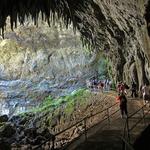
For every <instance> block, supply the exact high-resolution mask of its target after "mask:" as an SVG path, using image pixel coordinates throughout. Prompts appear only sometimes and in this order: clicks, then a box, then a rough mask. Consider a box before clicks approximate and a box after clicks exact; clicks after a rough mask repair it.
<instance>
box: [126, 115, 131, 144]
mask: <svg viewBox="0 0 150 150" xmlns="http://www.w3.org/2000/svg"><path fill="white" fill-rule="evenodd" d="M126 123H127V136H128V141H129V143H130V130H129V119H128V117H127V119H126Z"/></svg>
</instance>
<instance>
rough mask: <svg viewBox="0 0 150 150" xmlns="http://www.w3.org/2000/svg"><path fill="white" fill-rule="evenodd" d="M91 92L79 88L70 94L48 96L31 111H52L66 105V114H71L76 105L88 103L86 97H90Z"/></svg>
mask: <svg viewBox="0 0 150 150" xmlns="http://www.w3.org/2000/svg"><path fill="white" fill-rule="evenodd" d="M90 94H91V93H90V91H89V90H86V89H78V90H76V91H73V92H72V93H71V94H70V95H67V96H62V97H59V98H57V99H54V98H52V97H51V96H48V97H47V98H45V100H44V101H43V102H42V104H41V105H40V106H39V107H37V108H34V109H32V110H30V111H29V112H32V113H38V112H44V111H45V112H52V111H54V110H56V109H57V108H59V107H60V106H62V105H64V106H65V107H64V112H65V113H66V114H71V113H72V112H73V111H74V109H75V106H76V105H84V104H85V103H86V98H87V97H89V95H90Z"/></svg>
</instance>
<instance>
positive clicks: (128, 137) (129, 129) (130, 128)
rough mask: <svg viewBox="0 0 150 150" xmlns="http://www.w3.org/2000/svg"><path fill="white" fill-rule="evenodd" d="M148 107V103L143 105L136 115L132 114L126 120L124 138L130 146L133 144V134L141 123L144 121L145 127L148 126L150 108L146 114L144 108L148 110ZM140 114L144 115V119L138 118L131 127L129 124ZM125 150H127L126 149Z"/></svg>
mask: <svg viewBox="0 0 150 150" xmlns="http://www.w3.org/2000/svg"><path fill="white" fill-rule="evenodd" d="M147 105H149V103H148V102H147V103H146V104H145V105H143V106H142V107H141V108H140V109H138V110H137V111H135V112H134V113H132V114H131V115H129V116H128V117H127V118H126V121H125V126H124V134H123V138H124V139H126V140H127V141H128V143H129V144H131V132H132V131H133V130H134V129H135V128H136V127H137V125H139V124H140V123H141V121H143V124H144V127H146V125H147V124H146V120H145V119H146V116H147V115H148V114H149V112H150V107H148V108H149V109H146V110H147V112H146V113H145V111H144V108H146V107H147ZM140 112H141V113H140ZM138 113H140V114H142V117H138V118H136V121H135V123H134V124H133V125H132V126H130V124H129V122H130V119H134V116H135V115H137V114H138ZM123 150H125V148H124V149H123Z"/></svg>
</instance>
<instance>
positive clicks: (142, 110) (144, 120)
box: [142, 107, 146, 126]
mask: <svg viewBox="0 0 150 150" xmlns="http://www.w3.org/2000/svg"><path fill="white" fill-rule="evenodd" d="M142 115H143V122H144V125H145V126H146V121H145V113H144V108H143V107H142Z"/></svg>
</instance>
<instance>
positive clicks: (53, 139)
mask: <svg viewBox="0 0 150 150" xmlns="http://www.w3.org/2000/svg"><path fill="white" fill-rule="evenodd" d="M118 103H119V102H117V103H115V104H113V105H111V106H109V107H107V108H105V109H104V110H102V111H100V112H97V113H95V114H90V115H89V116H86V117H84V118H83V119H81V120H80V121H77V122H76V123H75V124H73V125H71V126H70V127H68V128H66V129H64V130H62V131H60V132H59V133H56V134H54V135H53V137H51V138H49V139H47V140H46V141H44V142H43V143H41V144H40V145H38V146H37V147H34V148H33V150H36V149H38V148H40V147H41V146H42V145H45V144H46V143H47V142H50V141H51V142H53V144H54V141H55V138H56V136H58V135H60V134H62V133H63V132H65V131H67V130H69V129H71V128H72V127H74V126H76V125H77V124H79V123H81V122H83V121H85V120H87V119H89V118H92V117H94V116H96V115H97V114H101V113H103V112H105V111H107V110H108V109H110V108H112V107H114V106H116V105H117V104H118ZM119 110H120V109H118V110H117V111H116V112H118V111H119ZM116 112H115V113H116ZM115 113H113V114H108V115H109V116H108V117H107V118H105V119H103V120H101V121H100V123H102V122H103V121H105V120H106V119H108V118H109V117H110V116H112V115H114V114H115ZM105 116H107V115H105ZM85 126H86V125H85ZM85 130H86V129H85ZM53 147H54V146H53Z"/></svg>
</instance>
